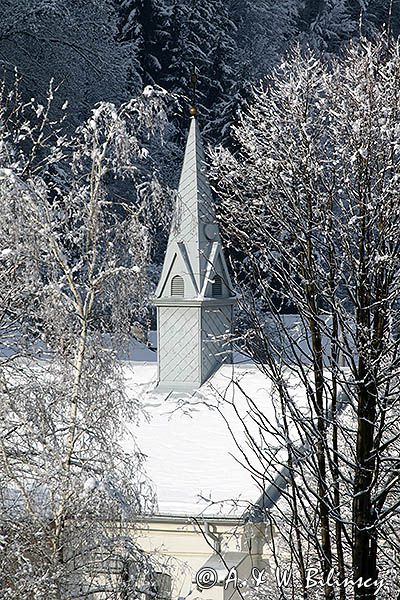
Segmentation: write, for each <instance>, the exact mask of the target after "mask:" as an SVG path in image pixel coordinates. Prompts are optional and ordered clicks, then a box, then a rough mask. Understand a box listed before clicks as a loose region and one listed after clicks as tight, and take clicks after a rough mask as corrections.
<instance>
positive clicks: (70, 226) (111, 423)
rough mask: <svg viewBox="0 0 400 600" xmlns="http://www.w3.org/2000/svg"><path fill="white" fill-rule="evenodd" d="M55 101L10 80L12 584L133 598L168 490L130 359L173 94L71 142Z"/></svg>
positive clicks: (7, 484) (4, 376)
mask: <svg viewBox="0 0 400 600" xmlns="http://www.w3.org/2000/svg"><path fill="white" fill-rule="evenodd" d="M51 101H52V90H50V93H49V98H48V104H47V106H42V105H40V104H38V103H37V102H35V101H32V102H30V103H29V104H28V105H24V104H22V103H21V102H20V100H19V96H18V92H17V91H14V92H7V91H6V90H5V89H4V90H3V96H2V104H1V113H0V127H1V129H0V135H1V142H0V143H1V150H0V153H1V154H0V156H1V165H0V176H1V179H0V211H1V224H0V236H1V255H0V257H1V275H0V276H1V280H2V283H3V284H4V285H3V286H2V292H1V294H2V306H1V316H0V339H1V346H2V362H1V373H0V378H1V379H0V386H1V387H0V394H1V409H0V410H1V435H0V465H1V466H0V477H1V490H2V491H1V498H0V501H1V508H2V516H1V521H0V526H1V536H2V537H1V543H2V553H1V587H2V593H3V597H5V598H21V599H22V598H24V599H26V598H44V597H45V598H54V599H61V598H64V597H68V598H85V597H98V598H121V597H128V594H129V593H132V591H133V590H135V588H137V586H140V585H141V586H145V584H146V581H145V579H146V573H147V574H149V576H150V575H151V572H152V566H151V561H150V559H149V557H147V556H145V555H144V553H143V552H142V551H141V550H140V549H139V548H138V546H137V544H136V543H135V538H134V529H135V521H136V520H137V517H138V515H139V514H141V513H142V512H143V510H147V511H149V510H151V507H152V505H153V503H154V494H153V491H152V488H151V486H150V484H149V482H148V481H147V478H146V476H145V473H144V470H143V456H142V455H141V453H140V451H139V450H138V449H136V447H135V445H134V440H132V441H131V443H130V444H128V445H127V443H125V444H124V442H123V440H124V439H127V432H126V430H125V427H124V424H125V423H126V422H127V421H129V420H132V419H135V418H137V415H138V412H139V410H140V406H139V401H138V399H137V398H135V397H128V396H127V393H126V386H125V382H124V372H123V368H122V367H121V366H119V363H118V362H117V360H116V359H117V354H118V350H119V348H120V347H121V344H122V342H123V333H125V335H126V333H127V332H129V327H130V326H131V325H132V324H133V323H134V322H135V321H141V322H142V323H144V324H145V322H146V314H147V313H146V311H147V299H148V292H149V284H148V280H147V271H148V260H149V252H150V241H151V236H150V235H149V231H148V222H147V214H148V211H149V210H150V209H151V210H152V211H154V210H156V206H157V203H158V201H159V200H161V196H159V195H158V196H157V195H156V194H155V190H156V189H158V188H156V187H155V186H154V181H156V179H155V172H156V169H155V167H154V166H152V165H151V164H149V161H150V158H149V156H148V145H149V144H150V143H151V140H154V142H155V141H156V140H157V142H158V144H160V143H162V136H163V130H164V126H165V115H164V112H163V94H161V93H158V92H155V91H153V90H151V89H147V90H145V93H144V95H142V96H139V97H138V98H135V99H133V100H131V101H130V102H129V103H127V104H124V105H122V106H121V107H120V108H116V107H115V106H113V105H110V104H106V103H104V104H101V105H99V106H98V107H97V108H96V109H95V110H94V111H93V112H92V115H91V117H90V118H89V119H88V121H87V122H86V123H84V124H83V125H82V126H81V127H80V128H79V129H78V130H77V131H76V132H75V134H74V135H73V136H72V137H67V136H66V135H64V133H63V123H62V122H58V123H54V122H52V121H51V119H49V116H48V115H49V114H50V107H51ZM117 177H119V178H125V179H127V180H128V181H130V182H131V184H132V185H136V186H138V187H140V189H141V194H140V195H138V201H137V204H136V205H128V204H127V203H125V202H124V201H123V199H121V198H118V201H117V200H116V199H115V198H111V197H110V193H109V189H110V188H109V187H107V185H106V184H108V183H109V182H110V180H112V179H113V178H117ZM146 189H149V190H150V189H151V191H152V192H153V196H152V200H151V206H150V204H149V196H148V194H147V193H146ZM139 574H140V576H139ZM143 589H144V588H143ZM121 594H122V595H121ZM124 594H125V595H124Z"/></svg>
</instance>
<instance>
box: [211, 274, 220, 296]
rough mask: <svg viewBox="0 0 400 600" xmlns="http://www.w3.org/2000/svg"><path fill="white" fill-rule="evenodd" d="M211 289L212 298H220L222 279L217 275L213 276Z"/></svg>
mask: <svg viewBox="0 0 400 600" xmlns="http://www.w3.org/2000/svg"><path fill="white" fill-rule="evenodd" d="M211 289H212V295H213V296H222V279H221V277H220V276H219V275H217V274H216V275H215V276H214V281H213V283H212V288H211Z"/></svg>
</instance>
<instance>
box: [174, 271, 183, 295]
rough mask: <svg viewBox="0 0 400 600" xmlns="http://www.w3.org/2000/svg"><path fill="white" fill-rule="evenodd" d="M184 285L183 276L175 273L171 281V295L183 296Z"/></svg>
mask: <svg viewBox="0 0 400 600" xmlns="http://www.w3.org/2000/svg"><path fill="white" fill-rule="evenodd" d="M184 295H185V286H184V283H183V278H182V277H181V276H180V275H175V277H173V278H172V281H171V296H184Z"/></svg>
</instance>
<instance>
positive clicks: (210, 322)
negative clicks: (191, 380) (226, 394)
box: [202, 305, 232, 381]
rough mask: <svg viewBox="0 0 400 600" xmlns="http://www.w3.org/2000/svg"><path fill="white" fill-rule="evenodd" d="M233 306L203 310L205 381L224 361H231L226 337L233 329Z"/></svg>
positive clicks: (203, 366)
mask: <svg viewBox="0 0 400 600" xmlns="http://www.w3.org/2000/svg"><path fill="white" fill-rule="evenodd" d="M231 314H232V306H230V305H227V306H214V307H212V308H203V310H202V357H203V360H202V380H203V381H205V380H206V379H207V378H208V377H209V376H210V375H211V374H212V373H213V371H215V369H216V368H217V367H218V366H219V365H220V364H221V363H222V362H230V359H231V357H230V347H229V345H226V337H227V335H229V333H230V331H231V321H232V316H231Z"/></svg>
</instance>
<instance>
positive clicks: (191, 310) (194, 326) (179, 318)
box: [158, 306, 201, 385]
mask: <svg viewBox="0 0 400 600" xmlns="http://www.w3.org/2000/svg"><path fill="white" fill-rule="evenodd" d="M200 314H201V313H200V309H199V308H196V307H190V306H188V307H185V306H179V307H177V306H161V307H159V318H158V323H159V325H158V326H159V340H158V348H159V355H160V356H159V365H160V367H159V368H160V373H159V379H160V381H161V382H162V383H163V384H167V383H168V382H171V383H177V382H178V383H181V384H188V385H190V384H199V382H200V357H199V331H200Z"/></svg>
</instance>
